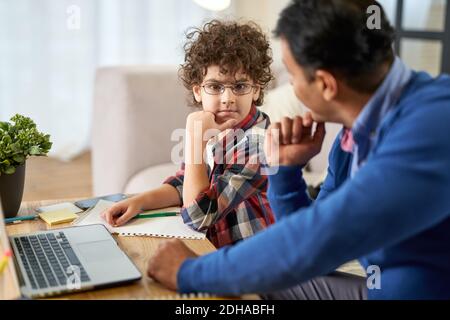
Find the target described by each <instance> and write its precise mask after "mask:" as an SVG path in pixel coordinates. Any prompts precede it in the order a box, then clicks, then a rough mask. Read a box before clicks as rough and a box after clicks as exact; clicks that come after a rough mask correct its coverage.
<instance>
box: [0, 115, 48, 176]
mask: <svg viewBox="0 0 450 320" xmlns="http://www.w3.org/2000/svg"><path fill="white" fill-rule="evenodd" d="M51 147H52V142H50V135H48V134H43V133H41V132H39V131H38V130H37V129H36V124H35V123H34V121H33V120H31V119H30V118H28V117H25V116H22V115H20V114H16V115H15V116H14V117H12V118H11V122H2V121H0V175H1V174H13V173H14V172H16V168H17V167H18V166H20V165H22V164H24V163H25V161H26V160H27V158H28V156H46V155H47V153H48V151H49V150H50V148H51Z"/></svg>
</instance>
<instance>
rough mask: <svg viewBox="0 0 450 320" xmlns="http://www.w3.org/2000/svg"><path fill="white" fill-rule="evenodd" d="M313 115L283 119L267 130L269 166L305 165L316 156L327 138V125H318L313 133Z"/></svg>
mask: <svg viewBox="0 0 450 320" xmlns="http://www.w3.org/2000/svg"><path fill="white" fill-rule="evenodd" d="M312 125H313V119H312V116H311V113H309V112H308V113H306V114H305V115H304V117H303V118H302V117H300V116H297V117H295V118H294V119H290V118H287V117H285V118H283V119H281V122H276V123H273V124H271V125H270V127H269V128H268V130H267V134H266V138H265V142H264V152H265V154H266V159H267V161H268V162H269V165H282V166H292V165H305V164H306V163H308V161H309V160H311V159H312V158H313V157H314V156H316V155H317V154H318V153H319V152H320V150H321V148H322V143H323V139H324V138H325V124H324V123H317V128H316V131H315V132H314V134H313V135H311V133H312Z"/></svg>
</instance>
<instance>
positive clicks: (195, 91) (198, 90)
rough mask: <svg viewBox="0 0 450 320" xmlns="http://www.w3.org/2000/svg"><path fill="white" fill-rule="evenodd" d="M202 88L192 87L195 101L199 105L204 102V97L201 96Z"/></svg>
mask: <svg viewBox="0 0 450 320" xmlns="http://www.w3.org/2000/svg"><path fill="white" fill-rule="evenodd" d="M201 91H202V87H200V86H199V85H195V86H193V87H192V93H193V94H194V98H195V101H197V102H198V103H200V102H202V95H201Z"/></svg>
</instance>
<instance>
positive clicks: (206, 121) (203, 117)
mask: <svg viewBox="0 0 450 320" xmlns="http://www.w3.org/2000/svg"><path fill="white" fill-rule="evenodd" d="M200 124H201V125H200ZM236 124H237V121H236V120H235V119H230V120H227V121H225V122H224V123H221V124H218V123H217V122H216V116H215V115H214V113H212V112H209V111H197V112H193V113H191V114H189V116H188V117H187V121H186V130H188V132H189V133H190V134H197V132H195V130H198V129H197V128H200V130H201V131H200V132H198V133H201V135H202V137H203V134H204V133H205V132H206V131H207V130H210V129H216V130H219V131H221V132H222V131H224V130H226V129H231V128H232V127H233V126H235V125H236Z"/></svg>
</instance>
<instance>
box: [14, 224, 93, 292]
mask: <svg viewBox="0 0 450 320" xmlns="http://www.w3.org/2000/svg"><path fill="white" fill-rule="evenodd" d="M14 242H15V244H16V247H17V250H18V253H19V256H20V259H21V260H22V263H23V266H24V267H25V271H26V273H27V275H28V278H29V279H30V282H31V287H32V288H33V289H38V288H39V289H45V288H49V287H57V286H66V285H67V282H68V277H71V276H72V279H73V274H74V269H75V270H76V269H77V268H73V267H72V268H69V267H70V266H76V267H78V268H79V278H80V281H81V282H86V281H90V278H89V276H88V275H87V273H86V270H85V269H84V267H83V266H82V265H81V263H80V260H79V259H78V258H77V256H76V254H75V252H74V251H73V249H72V247H71V245H70V243H69V241H68V240H67V238H66V236H65V235H64V233H63V232H59V233H57V234H55V233H45V234H44V233H42V234H39V235H35V236H23V237H19V238H15V239H14ZM72 279H70V280H69V283H72V282H73V281H71V280H72Z"/></svg>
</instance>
